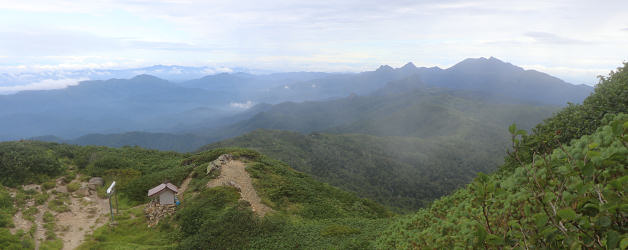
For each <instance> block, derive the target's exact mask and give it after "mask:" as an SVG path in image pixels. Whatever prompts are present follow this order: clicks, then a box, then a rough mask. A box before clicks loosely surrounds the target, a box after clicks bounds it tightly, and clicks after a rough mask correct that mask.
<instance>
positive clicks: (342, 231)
mask: <svg viewBox="0 0 628 250" xmlns="http://www.w3.org/2000/svg"><path fill="white" fill-rule="evenodd" d="M357 233H360V230H359V229H357V228H352V227H349V226H345V225H331V226H328V227H326V228H325V229H323V231H321V235H322V236H344V235H348V234H357Z"/></svg>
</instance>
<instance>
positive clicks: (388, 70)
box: [375, 65, 395, 72]
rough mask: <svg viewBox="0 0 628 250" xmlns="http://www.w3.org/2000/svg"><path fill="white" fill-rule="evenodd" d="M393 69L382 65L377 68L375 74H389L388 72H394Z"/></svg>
mask: <svg viewBox="0 0 628 250" xmlns="http://www.w3.org/2000/svg"><path fill="white" fill-rule="evenodd" d="M394 70H395V69H393V67H390V66H388V65H382V66H379V68H377V70H375V71H376V72H390V71H394Z"/></svg>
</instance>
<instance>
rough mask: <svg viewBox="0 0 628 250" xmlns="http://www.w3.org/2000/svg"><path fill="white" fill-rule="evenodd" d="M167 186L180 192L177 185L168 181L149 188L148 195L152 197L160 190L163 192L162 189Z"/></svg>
mask: <svg viewBox="0 0 628 250" xmlns="http://www.w3.org/2000/svg"><path fill="white" fill-rule="evenodd" d="M166 188H167V189H170V190H172V191H173V192H175V193H178V192H179V190H178V189H177V186H175V185H173V184H172V183H170V182H168V183H162V184H159V185H158V186H156V187H154V188H151V189H150V190H148V197H151V196H153V195H155V194H158V193H159V192H161V191H162V190H164V189H166Z"/></svg>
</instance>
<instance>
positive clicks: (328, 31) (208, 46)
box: [0, 0, 628, 84]
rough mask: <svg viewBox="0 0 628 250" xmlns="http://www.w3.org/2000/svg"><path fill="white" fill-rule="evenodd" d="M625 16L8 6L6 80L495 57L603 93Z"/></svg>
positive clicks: (531, 6)
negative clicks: (29, 75)
mask: <svg viewBox="0 0 628 250" xmlns="http://www.w3.org/2000/svg"><path fill="white" fill-rule="evenodd" d="M626 16H628V1H624V0H621V1H619V0H618V1H605V2H604V4H599V3H597V2H595V1H584V0H581V1H580V0H575V1H574V0H558V1H551V2H549V1H543V0H530V1H498V0H476V1H436V0H433V1H409V0H391V1H386V2H385V3H384V2H382V1H374V0H367V1H357V0H346V1H331V0H321V1H283V0H277V1H258V0H245V1H237V2H236V1H233V2H232V1H201V0H151V1H145V0H139V1H138V0H133V1H125V0H95V1H86V2H85V1H69V0H59V1H44V0H32V1H28V2H24V1H15V0H10V1H7V0H0V69H10V68H11V67H14V68H15V67H18V66H19V67H26V68H29V69H36V68H38V67H42V66H45V67H62V65H74V66H75V67H77V68H92V67H97V66H99V65H110V66H111V67H115V68H129V67H141V66H148V65H153V64H179V65H191V66H193V65H196V66H212V67H220V66H226V67H235V66H240V67H248V68H264V69H270V70H280V71H293V70H308V71H361V70H367V69H373V68H375V67H377V66H378V65H380V64H390V65H393V66H400V65H403V64H405V63H406V62H409V61H412V62H415V64H417V65H418V66H441V67H447V66H450V65H452V64H453V63H456V62H458V61H460V60H462V59H464V58H467V57H479V56H495V57H498V58H500V59H503V60H506V61H509V62H512V63H513V64H517V65H540V66H542V69H544V70H545V71H546V72H548V73H550V74H555V75H557V76H559V77H562V78H565V79H569V80H571V81H575V83H588V84H593V83H594V82H595V76H596V75H598V74H606V73H607V72H608V71H609V70H611V69H613V68H614V67H616V66H619V64H620V63H621V62H622V61H623V60H626V59H628V58H626V55H628V43H626V42H625V41H628V32H625V31H626V29H627V28H626V27H628V19H626V18H625V17H626ZM538 69H539V70H541V68H538ZM565 69H568V70H565ZM592 69H594V70H596V71H595V72H591V70H592ZM565 72H572V73H573V72H576V73H577V74H574V75H575V76H576V77H574V75H565V74H564V73H565Z"/></svg>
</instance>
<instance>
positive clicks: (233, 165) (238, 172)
mask: <svg viewBox="0 0 628 250" xmlns="http://www.w3.org/2000/svg"><path fill="white" fill-rule="evenodd" d="M245 168H246V166H245V165H244V163H243V162H241V161H229V162H227V164H225V165H223V166H222V167H221V170H220V176H218V178H216V179H213V180H211V181H209V183H207V187H210V188H212V187H217V186H233V184H235V185H237V187H238V188H240V194H241V196H242V198H241V199H243V200H245V201H248V202H249V203H250V204H251V209H252V210H253V212H255V213H256V214H257V215H259V216H261V217H263V216H264V215H266V213H268V212H271V211H273V210H272V209H271V208H270V207H268V206H266V205H265V204H263V203H262V200H261V199H260V198H259V196H258V195H257V192H256V191H255V188H254V187H253V182H252V180H251V177H250V176H249V173H248V172H246V169H245Z"/></svg>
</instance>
